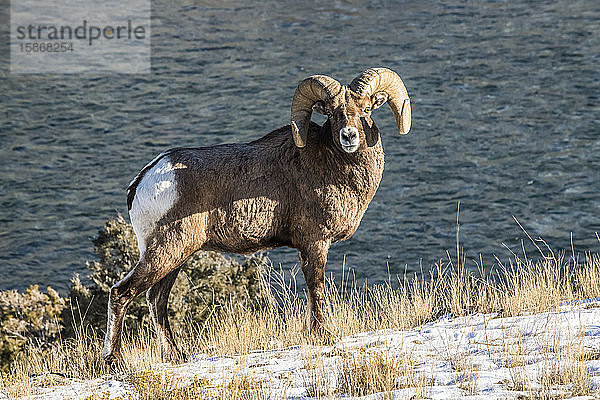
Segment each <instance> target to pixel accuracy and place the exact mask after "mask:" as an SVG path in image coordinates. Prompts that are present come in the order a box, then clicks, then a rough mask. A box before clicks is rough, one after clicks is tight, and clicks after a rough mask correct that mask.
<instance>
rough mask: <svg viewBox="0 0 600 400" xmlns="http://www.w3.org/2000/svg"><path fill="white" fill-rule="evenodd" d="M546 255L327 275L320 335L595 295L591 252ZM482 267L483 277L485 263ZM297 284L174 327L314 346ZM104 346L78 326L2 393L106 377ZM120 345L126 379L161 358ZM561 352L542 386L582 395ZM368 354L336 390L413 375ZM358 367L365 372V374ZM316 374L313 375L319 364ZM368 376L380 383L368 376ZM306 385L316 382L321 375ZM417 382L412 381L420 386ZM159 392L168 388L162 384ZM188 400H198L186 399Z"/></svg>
mask: <svg viewBox="0 0 600 400" xmlns="http://www.w3.org/2000/svg"><path fill="white" fill-rule="evenodd" d="M544 257H545V258H544V259H543V260H542V261H540V262H533V261H531V260H529V259H527V258H526V257H523V258H519V257H516V256H515V259H514V260H513V261H512V262H511V263H509V264H507V265H503V264H501V265H500V267H499V268H498V269H497V270H496V271H494V272H493V273H487V274H482V273H479V274H473V273H470V272H468V271H467V269H466V268H465V262H464V259H462V257H461V256H460V253H459V257H458V259H459V260H460V261H458V262H457V261H456V260H453V259H451V257H448V260H447V261H440V262H439V263H438V264H436V265H435V266H433V267H432V269H431V272H430V273H428V274H427V275H426V276H419V277H414V278H411V279H402V280H399V282H398V283H397V284H391V283H388V284H384V285H378V286H370V287H367V286H357V285H356V284H348V281H349V279H348V278H347V277H346V276H344V277H342V279H341V282H342V283H341V284H339V283H338V284H336V283H335V282H334V280H333V279H332V278H328V279H327V285H326V293H325V300H326V310H325V313H326V317H325V320H326V328H327V329H328V330H329V331H330V332H332V333H333V334H334V335H336V336H345V335H351V334H355V333H359V332H365V331H373V330H379V329H386V328H391V329H405V328H411V327H414V326H418V325H420V324H422V323H424V322H427V321H432V320H434V319H436V318H437V317H439V316H441V315H446V314H451V315H453V316H462V315H467V314H471V313H474V312H481V313H492V312H495V313H499V314H500V315H503V316H515V315H520V314H524V313H535V312H542V311H548V310H553V309H555V308H556V307H557V306H559V305H560V304H561V303H564V302H567V301H572V300H576V299H582V298H592V297H598V296H600V258H599V257H598V256H597V255H587V256H586V257H585V259H584V260H582V261H578V262H575V261H573V259H566V258H565V257H564V256H563V255H555V254H553V253H552V252H551V251H549V250H548V251H547V252H546V253H545V254H544ZM480 269H481V270H482V271H483V270H485V268H484V267H483V266H481V265H480ZM294 279H295V278H293V279H292V280H289V279H288V280H286V279H284V275H283V273H282V272H281V271H274V270H271V271H270V282H268V283H267V282H265V290H268V291H269V293H270V294H269V296H271V301H270V303H269V304H267V305H266V306H262V307H260V308H254V309H251V308H249V307H247V306H241V305H239V304H234V303H229V304H223V305H221V306H218V307H215V309H214V310H213V312H212V314H211V317H210V318H209V319H208V320H207V321H206V323H205V324H204V325H201V326H198V325H193V324H190V325H188V326H186V327H184V329H180V330H179V331H178V335H179V336H180V337H179V341H180V343H181V344H182V346H183V349H184V351H185V352H186V353H187V354H193V353H206V354H209V355H227V354H230V355H231V354H238V355H239V354H246V353H248V352H249V351H251V350H257V349H276V348H283V347H286V346H291V345H298V344H319V340H318V339H316V338H314V337H311V336H308V335H307V334H306V331H305V320H306V319H305V302H304V299H303V298H301V297H300V296H299V295H298V293H297V292H296V290H295V281H294ZM101 345H102V343H101V340H99V339H98V336H97V333H96V332H92V331H89V330H85V329H79V330H78V333H77V335H76V337H75V338H74V339H71V340H64V341H59V343H58V344H56V345H55V347H54V348H53V349H52V350H51V351H49V352H48V351H42V350H40V349H37V348H35V347H32V348H30V349H29V350H28V351H27V352H26V353H24V354H22V355H21V356H20V357H19V358H18V359H17V361H16V362H15V364H14V366H13V368H12V369H11V371H10V373H8V374H5V375H3V377H2V380H1V382H0V390H2V391H4V392H6V393H8V394H9V395H10V397H13V396H16V395H26V394H34V393H35V391H36V387H39V386H38V385H37V384H36V383H35V382H36V381H35V380H32V379H31V377H36V376H44V375H48V373H52V372H57V373H61V374H64V375H65V376H67V377H74V378H80V379H91V378H97V377H99V376H101V375H104V374H106V373H107V372H108V371H107V370H106V368H105V366H104V364H103V363H102V360H101V359H100V352H101ZM124 346H125V347H124V357H125V360H126V363H127V371H128V372H127V373H128V374H129V375H130V376H134V375H133V374H135V373H136V371H140V370H144V369H147V368H149V367H150V366H151V365H153V364H156V363H158V362H159V361H160V357H159V351H158V347H157V344H156V343H155V339H154V338H153V335H152V333H151V332H150V331H149V330H147V329H140V330H137V331H135V332H129V333H127V334H126V340H125V343H124ZM511 346H512V347H511V348H507V350H506V351H507V354H508V355H509V356H510V359H512V360H513V362H514V365H513V368H512V369H513V370H514V373H515V377H514V379H513V382H512V383H511V384H512V385H513V387H514V389H521V390H529V386H530V382H531V379H530V377H528V376H521V375H522V374H521V373H520V372H519V369H518V368H520V367H521V366H520V365H519V362H522V361H519V359H520V356H519V353H522V352H523V350H522V349H521V350H519V349H518V348H515V347H514V345H511ZM516 346H518V344H517V345H516ZM509 347H510V346H509ZM562 351H563V353H562V354H563V355H564V356H563V357H555V358H553V359H549V367H548V368H547V370H548V373H547V374H545V375H544V374H541V375H540V376H544V377H543V378H541V381H540V384H541V385H544V386H548V387H551V386H556V385H559V386H560V385H562V384H563V383H564V382H562V381H560V379H563V377H565V376H568V377H569V379H570V380H571V382H579V383H575V384H574V385H570V388H571V389H570V390H571V392H572V393H584V392H585V385H586V383H585V382H587V381H586V379H585V377H586V376H587V371H586V370H585V369H584V368H583V369H582V367H581V362H580V361H578V359H577V356H574V355H573V354H574V353H573V351H574V350H564V349H563V350H562ZM565 352H567V353H565ZM554 354H556V353H554ZM364 357H365V358H364V359H361V358H358V359H356V358H355V359H352V358H350V359H345V361H344V362H343V366H342V367H341V368H342V371H344V369H346V370H347V371H349V370H352V371H353V374H352V376H353V378H352V379H356V380H355V381H352V382H347V383H345V384H344V383H343V384H341V385H338V387H337V388H335V390H337V391H338V392H340V391H341V392H346V393H366V392H368V391H372V390H379V389H381V390H382V391H389V390H392V389H393V388H394V387H402V385H403V384H404V383H402V379H405V378H401V377H406V376H415V375H414V374H413V373H412V372H411V368H412V367H411V363H410V362H408V361H407V360H405V359H386V358H385V356H381V357H383V358H377V357H374V358H373V357H372V356H370V355H369V356H367V355H365V356H364ZM570 360H573V363H571V361H570ZM552 363H555V364H552ZM364 365H368V366H369V368H363V367H361V366H364ZM457 369H458V370H460V371H462V373H463V377H464V379H463V383H462V385H463V387H464V389H465V390H466V391H467V392H473V391H474V390H475V389H474V388H476V383H477V370H476V369H475V367H473V366H472V365H469V364H468V362H467V363H466V364H465V365H462V366H458V367H457ZM312 370H313V371H316V372H315V374H317V375H318V367H317V368H313V369H312ZM363 372H364V375H361V374H362V373H363ZM370 373H373V374H376V375H377V376H375V375H373V376H370V375H368V374H370ZM411 374H412V375H411ZM399 377H400V378H399ZM308 379H309V380H312V381H315V382H317V381H318V379H319V378H318V376H315V377H312V378H311V377H309V378H308ZM411 379H412V378H411ZM375 380H377V381H380V382H383V386H376V385H380V384H375V383H374V382H375ZM161 382H162V381H161ZM359 382H360V383H359ZM423 382H424V381H419V382H416V384H420V385H421V386H423V387H425V386H426V384H425V383H423ZM412 383H415V382H412ZM232 385H233V386H231V387H229V388H221V389H217V391H216V392H213V395H214V396H217V394H219V393H220V394H221V395H222V398H225V397H226V398H228V399H231V398H233V399H237V398H245V397H247V396H248V390H250V392H252V391H253V392H252V393H253V394H252V396H254V397H252V398H260V396H262V395H261V393H263V394H264V393H268V390H267V389H265V388H264V385H265V383H264V382H263V383H260V385H259V387H254V388H253V389H240V388H239V387H238V386H239V385H237V383H235V384H232ZM236 385H237V386H236ZM344 385H346V386H344ZM161 386H162V388H165V387H169V385H168V384H162V385H161ZM242 386H244V385H242ZM246 386H247V385H246ZM340 387H341V388H342V389H340ZM579 388H581V390H580V389H579ZM219 390H221V391H219ZM332 390H334V389H332V388H327V387H321V386H319V384H318V383H317V384H316V386H314V391H315V393H316V392H317V391H318V392H319V393H323V394H324V395H325V396H329V395H330V394H331V393H332ZM215 393H217V394H215ZM157 396H158V395H157ZM182 396H183V395H182ZM211 396H212V395H211ZM417 397H418V396H417ZM154 398H160V396H159V397H154ZM182 398H186V397H182ZM187 398H194V397H193V396H192V395H191V394H189V396H188V397H187Z"/></svg>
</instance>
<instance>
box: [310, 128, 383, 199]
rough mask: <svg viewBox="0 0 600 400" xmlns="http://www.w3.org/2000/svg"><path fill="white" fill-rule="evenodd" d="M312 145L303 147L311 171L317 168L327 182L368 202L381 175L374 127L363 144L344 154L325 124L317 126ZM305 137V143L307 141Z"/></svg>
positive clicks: (379, 144)
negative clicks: (310, 165) (344, 187)
mask: <svg viewBox="0 0 600 400" xmlns="http://www.w3.org/2000/svg"><path fill="white" fill-rule="evenodd" d="M319 128H320V132H315V131H314V130H313V133H314V134H315V135H318V139H317V140H318V141H319V142H320V143H318V144H317V145H316V146H312V147H309V146H308V145H307V147H306V148H305V149H303V150H302V151H303V152H306V154H307V156H308V157H309V158H310V159H311V162H312V163H313V167H312V168H313V169H314V170H313V171H314V172H316V171H315V170H319V175H322V176H323V178H324V179H325V181H326V182H327V183H332V184H336V185H342V186H346V187H348V188H349V189H351V190H352V191H353V192H355V193H356V195H358V196H360V197H361V198H362V199H364V200H365V201H366V202H367V203H368V202H370V201H371V199H372V198H373V196H374V195H375V192H376V191H377V188H378V187H379V182H380V181H381V177H382V175H383V165H384V153H383V147H382V144H381V138H380V136H379V131H378V130H377V127H376V126H375V125H373V129H372V131H371V132H369V134H370V135H371V136H370V139H369V140H368V142H369V143H368V144H367V146H364V147H361V148H360V149H359V150H357V151H356V152H354V153H345V152H344V151H342V150H340V149H339V148H338V147H336V146H335V144H334V143H333V135H332V133H331V128H330V125H329V123H328V122H327V123H325V125H323V127H319ZM315 139H316V138H315ZM310 142H311V141H310V140H309V144H310Z"/></svg>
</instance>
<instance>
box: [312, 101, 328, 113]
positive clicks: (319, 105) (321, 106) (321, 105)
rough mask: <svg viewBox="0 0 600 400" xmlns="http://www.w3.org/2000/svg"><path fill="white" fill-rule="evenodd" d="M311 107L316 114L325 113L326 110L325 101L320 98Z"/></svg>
mask: <svg viewBox="0 0 600 400" xmlns="http://www.w3.org/2000/svg"><path fill="white" fill-rule="evenodd" d="M312 109H313V111H314V112H316V113H317V114H322V115H327V110H325V102H324V101H321V100H319V101H317V102H316V103H315V104H313V106H312Z"/></svg>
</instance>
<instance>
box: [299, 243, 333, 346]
mask: <svg viewBox="0 0 600 400" xmlns="http://www.w3.org/2000/svg"><path fill="white" fill-rule="evenodd" d="M328 251H329V242H328V241H318V242H314V243H310V244H308V245H305V246H302V247H299V249H298V256H299V257H300V263H301V265H302V272H303V273H304V279H305V280H306V286H307V288H308V304H307V307H306V310H307V317H308V318H307V321H308V327H309V329H310V330H311V331H313V332H315V333H319V334H323V333H325V327H324V325H323V322H324V321H323V296H324V291H325V264H326V263H327V252H328Z"/></svg>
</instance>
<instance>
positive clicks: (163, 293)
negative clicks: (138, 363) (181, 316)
mask: <svg viewBox="0 0 600 400" xmlns="http://www.w3.org/2000/svg"><path fill="white" fill-rule="evenodd" d="M180 270H181V268H177V269H175V270H173V271H171V272H169V273H168V274H167V276H165V277H164V278H162V279H161V280H160V281H159V282H158V283H157V284H155V285H154V286H152V287H151V288H150V289H148V291H147V292H146V300H147V302H148V309H149V310H150V316H151V317H152V322H154V327H155V329H156V334H157V335H158V338H159V341H160V349H161V355H162V358H163V359H164V360H168V361H183V360H185V355H184V354H183V353H182V352H181V351H180V350H179V349H178V348H177V345H176V344H175V339H174V338H173V332H172V331H171V326H170V325H169V311H168V308H167V303H168V300H169V293H171V288H172V287H173V284H174V283H175V279H177V275H178V274H179V271H180Z"/></svg>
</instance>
